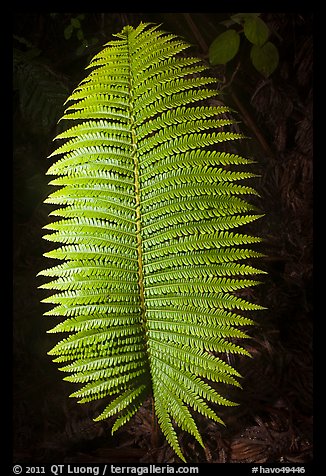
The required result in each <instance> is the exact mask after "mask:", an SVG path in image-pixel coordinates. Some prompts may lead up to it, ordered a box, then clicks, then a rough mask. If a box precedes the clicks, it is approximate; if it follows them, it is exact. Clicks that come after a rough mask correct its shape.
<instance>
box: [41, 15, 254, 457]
mask: <svg viewBox="0 0 326 476" xmlns="http://www.w3.org/2000/svg"><path fill="white" fill-rule="evenodd" d="M116 37H117V39H115V40H113V41H111V42H109V43H107V45H106V46H105V48H104V49H103V50H102V51H101V52H100V53H99V54H98V55H96V56H95V57H94V58H93V60H92V62H91V64H90V65H89V67H88V68H90V69H91V72H90V74H89V76H87V77H86V78H85V79H84V80H83V81H82V82H81V83H80V85H79V86H78V87H77V88H76V89H75V91H74V92H73V93H72V95H71V96H70V97H69V99H68V101H67V103H68V104H69V105H68V107H67V108H66V110H65V114H64V116H63V118H64V119H70V120H74V121H76V125H73V126H72V127H70V128H69V129H68V130H67V131H65V132H63V133H61V134H60V135H59V136H57V138H56V139H60V140H64V142H63V145H60V146H59V147H58V148H57V149H56V150H55V152H53V153H52V154H51V157H56V158H57V156H60V157H58V160H57V161H56V162H54V163H53V165H52V166H51V167H50V169H49V171H48V174H49V175H54V176H56V177H57V178H55V179H53V180H52V182H50V183H51V184H52V185H55V186H57V190H56V191H55V192H53V193H52V194H51V195H50V196H49V197H48V198H47V200H46V202H47V203H50V204H55V205H58V208H57V209H56V210H55V211H53V212H52V213H51V215H53V216H55V217H58V218H57V220H56V221H53V222H52V223H50V224H48V225H46V226H45V228H46V229H47V230H49V231H50V233H49V234H47V235H45V237H44V238H45V239H47V240H49V241H52V242H54V243H59V244H60V246H56V247H55V248H54V249H53V250H52V251H50V252H48V253H46V256H47V257H49V258H54V259H59V260H62V262H61V263H60V264H58V265H56V266H54V267H51V268H49V269H46V270H44V271H42V272H41V273H40V274H42V275H44V276H47V277H50V278H54V279H51V280H50V281H49V282H48V283H46V284H44V285H42V286H41V287H43V288H46V289H49V290H53V293H51V296H50V297H48V298H46V299H44V302H47V303H51V304H53V305H54V307H53V308H52V310H50V311H48V312H47V313H46V314H48V315H50V316H60V317H58V319H59V323H58V324H57V325H56V326H55V327H54V328H53V329H52V330H51V331H50V332H53V333H68V336H66V337H65V338H63V339H62V340H60V341H59V342H58V343H57V345H56V346H55V347H54V348H53V349H52V350H51V351H50V355H52V356H54V358H55V362H58V363H60V364H61V370H62V371H64V372H66V373H67V374H68V376H67V377H66V378H65V379H66V380H68V381H70V382H74V383H77V384H81V386H80V385H79V388H78V389H77V390H76V391H75V392H74V393H73V394H72V396H74V397H76V398H78V400H79V402H81V403H84V402H89V401H92V400H97V399H102V398H103V399H104V402H106V405H107V406H106V407H104V409H103V412H102V413H101V414H100V415H98V416H97V417H96V420H101V419H104V418H108V417H111V416H117V418H116V420H115V423H114V425H113V428H112V432H114V431H115V430H117V429H118V428H119V427H121V426H122V425H123V424H125V423H126V422H127V421H129V420H130V418H131V417H132V416H133V415H134V414H135V413H136V412H137V410H138V409H139V408H140V406H141V405H142V403H143V402H144V400H145V399H146V398H147V397H148V396H149V395H152V397H153V401H154V406H155V412H156V415H157V419H158V422H159V424H160V427H161V429H162V431H163V433H164V435H165V437H166V439H167V441H168V442H169V443H170V445H171V446H172V447H173V449H174V450H175V452H176V453H177V454H178V456H179V457H180V458H181V459H183V460H184V456H183V454H182V451H181V448H180V445H179V442H178V438H177V431H176V426H178V427H180V428H181V429H183V430H185V431H187V432H189V433H190V434H192V435H193V436H194V437H195V438H196V439H197V441H198V442H199V443H200V444H201V445H203V441H202V438H201V436H200V434H199V431H198V429H197V426H196V423H195V412H198V413H201V414H202V415H205V416H206V417H208V418H210V419H212V420H214V421H216V422H218V423H223V422H222V420H221V419H220V417H219V416H218V414H217V413H216V407H217V405H234V403H233V402H231V401H229V400H228V399H227V398H225V397H223V396H222V395H220V394H219V392H218V391H217V390H216V389H215V387H214V383H215V382H222V383H225V384H230V385H236V386H240V384H239V383H238V380H237V378H238V377H239V373H238V372H237V371H236V370H235V369H234V368H232V367H231V366H230V365H229V364H228V363H226V361H224V360H223V355H224V354H230V353H236V354H248V353H247V352H246V351H245V350H244V349H243V348H242V347H241V346H240V345H239V344H238V339H242V338H245V337H246V334H245V332H244V330H243V329H242V327H243V326H246V325H250V324H252V323H253V321H252V320H251V318H249V317H245V311H255V310H258V309H261V307H260V306H259V305H256V304H253V303H250V302H247V301H246V300H245V299H243V298H240V297H239V296H237V295H236V294H235V291H237V290H243V289H244V288H247V287H249V286H253V285H255V284H257V281H255V280H253V279H252V276H253V275H256V274H257V273H259V272H260V271H258V270H257V269H255V268H254V267H252V266H251V265H249V264H248V263H245V262H244V261H245V260H247V259H248V258H256V257H259V256H260V254H259V253H258V252H256V251H254V250H252V249H250V248H248V246H247V245H251V244H253V243H257V242H259V241H260V239H259V238H257V237H253V236H249V235H247V234H243V233H241V232H239V231H238V230H237V229H238V227H241V226H242V225H246V224H248V223H250V222H252V221H253V220H255V219H257V218H258V217H259V216H260V215H258V214H257V212H256V211H255V207H254V206H253V205H251V204H249V203H247V201H246V200H245V196H247V195H251V194H254V193H255V191H254V190H253V189H252V188H251V187H249V186H247V185H245V184H244V183H243V181H244V180H246V179H250V178H251V177H252V176H253V175H252V174H251V173H249V172H248V171H240V170H238V167H239V166H246V165H247V164H249V163H250V162H251V161H250V160H249V159H245V158H243V157H241V156H239V155H235V154H231V153H227V152H225V151H223V150H222V149H221V146H220V144H222V145H223V143H224V142H225V141H234V140H239V139H241V138H242V135H241V134H239V133H235V132H231V131H230V127H229V126H230V125H232V120H230V119H229V118H228V117H227V113H229V110H228V108H227V107H225V106H221V105H209V104H207V101H206V100H208V99H213V98H216V97H217V95H218V94H217V91H216V89H214V82H215V80H214V79H213V78H210V77H208V76H205V75H204V74H201V73H203V72H204V71H205V70H206V69H207V67H206V66H205V65H204V64H203V63H202V62H201V61H200V60H199V59H197V58H193V57H186V56H185V55H184V50H185V49H186V48H188V44H186V43H185V42H184V41H183V40H180V39H179V38H178V37H176V36H175V35H172V34H167V33H165V32H163V31H161V30H159V29H158V27H157V26H155V25H149V24H140V25H139V26H138V27H137V28H136V29H134V28H132V27H130V26H128V27H125V28H124V29H123V30H122V32H121V33H119V34H117V35H116ZM228 129H229V130H228ZM212 146H214V147H212ZM209 382H211V383H209Z"/></svg>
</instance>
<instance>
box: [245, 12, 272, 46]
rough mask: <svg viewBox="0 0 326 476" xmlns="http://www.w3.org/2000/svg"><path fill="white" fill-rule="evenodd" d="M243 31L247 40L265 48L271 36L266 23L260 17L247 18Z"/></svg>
mask: <svg viewBox="0 0 326 476" xmlns="http://www.w3.org/2000/svg"><path fill="white" fill-rule="evenodd" d="M243 31H244V34H245V36H246V38H247V39H248V40H249V41H250V43H253V44H254V45H257V46H263V44H264V43H266V41H267V39H268V36H269V29H268V26H267V25H266V23H265V22H264V21H263V20H262V19H261V18H259V17H257V16H256V17H253V16H250V17H247V18H246V20H245V22H244V26H243Z"/></svg>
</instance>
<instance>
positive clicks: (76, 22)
mask: <svg viewBox="0 0 326 476" xmlns="http://www.w3.org/2000/svg"><path fill="white" fill-rule="evenodd" d="M84 18H85V15H84V14H83V13H81V14H80V15H77V16H76V17H73V18H71V19H70V23H69V25H67V26H66V28H65V29H64V33H63V34H64V37H65V39H66V40H70V38H72V37H73V35H74V34H75V35H76V37H77V39H78V40H79V41H80V42H81V43H80V45H79V46H78V48H77V50H76V54H77V55H78V56H81V55H82V54H83V53H84V52H85V50H86V49H87V48H88V47H89V46H93V45H95V44H96V43H97V42H98V39H97V38H95V37H93V38H91V39H90V40H87V38H85V34H84V31H83V28H82V25H81V22H82V20H84Z"/></svg>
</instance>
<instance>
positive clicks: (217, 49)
mask: <svg viewBox="0 0 326 476" xmlns="http://www.w3.org/2000/svg"><path fill="white" fill-rule="evenodd" d="M239 46H240V35H239V33H237V32H236V31H235V30H233V29H230V30H227V31H224V32H223V33H221V34H220V35H219V36H218V37H217V38H215V40H214V41H213V42H212V44H211V45H210V47H209V51H208V54H209V61H210V63H211V64H212V65H216V64H225V63H227V62H228V61H230V60H231V59H232V58H234V56H235V55H236V54H237V52H238V50H239Z"/></svg>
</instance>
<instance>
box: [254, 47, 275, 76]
mask: <svg viewBox="0 0 326 476" xmlns="http://www.w3.org/2000/svg"><path fill="white" fill-rule="evenodd" d="M250 58H251V61H252V64H253V65H254V67H255V68H256V69H257V71H259V72H260V73H261V74H263V75H264V76H265V77H266V78H267V77H268V76H270V75H271V74H272V73H273V72H274V71H275V69H276V68H277V66H278V62H279V54H278V49H277V48H276V46H275V45H274V43H272V42H271V41H268V42H267V43H265V44H264V45H263V46H257V45H253V46H252V48H251V52H250Z"/></svg>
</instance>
